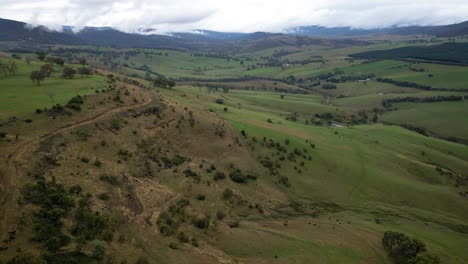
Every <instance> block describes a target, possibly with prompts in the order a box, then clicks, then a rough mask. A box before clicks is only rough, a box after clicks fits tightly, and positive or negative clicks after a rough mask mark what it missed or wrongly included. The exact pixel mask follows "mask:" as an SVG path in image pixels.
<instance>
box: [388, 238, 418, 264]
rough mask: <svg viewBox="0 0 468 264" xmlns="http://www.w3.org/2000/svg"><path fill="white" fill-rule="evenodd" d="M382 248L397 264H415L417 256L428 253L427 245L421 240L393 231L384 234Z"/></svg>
mask: <svg viewBox="0 0 468 264" xmlns="http://www.w3.org/2000/svg"><path fill="white" fill-rule="evenodd" d="M382 246H383V248H384V249H385V251H387V253H388V254H389V255H390V257H391V258H392V259H393V260H394V261H395V262H396V263H414V261H415V260H416V257H417V255H418V254H419V253H421V252H425V251H426V245H425V244H424V243H423V242H421V241H420V240H417V239H413V238H410V237H408V236H406V235H405V234H403V233H398V232H392V231H386V232H385V233H384V237H383V238H382Z"/></svg>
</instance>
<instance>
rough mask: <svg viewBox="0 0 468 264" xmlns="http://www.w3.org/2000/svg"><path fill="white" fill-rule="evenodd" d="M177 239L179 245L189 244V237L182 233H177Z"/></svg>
mask: <svg viewBox="0 0 468 264" xmlns="http://www.w3.org/2000/svg"><path fill="white" fill-rule="evenodd" d="M177 239H179V241H180V243H188V242H190V238H189V236H188V235H187V234H185V233H184V232H179V234H178V235H177Z"/></svg>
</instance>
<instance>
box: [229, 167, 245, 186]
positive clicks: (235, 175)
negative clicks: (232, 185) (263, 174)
mask: <svg viewBox="0 0 468 264" xmlns="http://www.w3.org/2000/svg"><path fill="white" fill-rule="evenodd" d="M229 178H231V180H232V181H233V182H237V183H247V178H246V177H245V176H244V175H242V172H241V171H240V170H239V169H235V170H233V171H232V172H231V173H229Z"/></svg>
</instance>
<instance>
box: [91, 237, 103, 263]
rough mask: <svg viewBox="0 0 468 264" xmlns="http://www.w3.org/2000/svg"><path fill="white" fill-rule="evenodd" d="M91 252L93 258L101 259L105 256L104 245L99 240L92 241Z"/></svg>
mask: <svg viewBox="0 0 468 264" xmlns="http://www.w3.org/2000/svg"><path fill="white" fill-rule="evenodd" d="M91 252H92V255H93V257H94V258H97V259H102V258H103V257H104V255H105V254H106V243H105V242H104V241H100V240H95V241H93V243H92V245H91Z"/></svg>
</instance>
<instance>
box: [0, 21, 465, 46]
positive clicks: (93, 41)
mask: <svg viewBox="0 0 468 264" xmlns="http://www.w3.org/2000/svg"><path fill="white" fill-rule="evenodd" d="M138 32H139V33H126V32H122V31H119V30H117V29H114V28H110V27H86V28H84V29H83V30H81V31H79V32H77V33H75V32H73V27H70V26H64V27H63V28H62V31H53V30H50V29H47V28H46V27H43V26H38V27H32V26H30V25H28V24H26V23H23V22H18V21H13V20H7V19H0V41H9V42H12V43H15V44H14V45H13V48H15V49H21V48H23V49H34V48H41V47H42V46H44V45H55V44H62V45H101V46H111V47H118V48H129V47H133V48H171V49H195V50H203V49H210V50H231V51H234V50H240V49H242V50H245V49H261V48H269V47H278V46H293V47H300V46H302V45H320V46H334V47H344V46H349V45H365V44H366V43H365V42H363V41H358V40H351V39H348V40H339V39H332V38H334V37H358V36H363V35H371V34H378V33H385V34H400V35H401V34H402V35H412V34H428V35H435V36H444V37H450V36H458V35H464V34H468V22H464V23H460V24H454V25H447V26H433V27H402V28H387V29H370V30H368V29H352V28H349V27H337V28H325V27H320V26H306V27H296V28H293V29H291V30H289V33H288V34H282V33H269V32H254V33H238V32H218V31H211V30H195V31H194V32H191V33H180V32H179V33H172V34H171V35H157V34H153V32H156V31H155V29H151V28H146V29H145V28H141V29H139V30H138ZM317 36H318V37H320V38H317ZM323 37H327V38H329V39H328V40H324V39H323ZM239 43H242V45H243V46H244V47H242V48H239V47H238V46H239ZM6 46H8V47H10V48H11V47H12V45H6Z"/></svg>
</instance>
